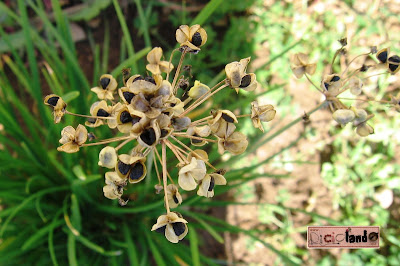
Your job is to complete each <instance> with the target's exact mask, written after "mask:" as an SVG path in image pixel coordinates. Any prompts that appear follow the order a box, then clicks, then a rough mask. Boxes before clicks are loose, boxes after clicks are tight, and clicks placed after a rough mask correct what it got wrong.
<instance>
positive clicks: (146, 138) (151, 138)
mask: <svg viewBox="0 0 400 266" xmlns="http://www.w3.org/2000/svg"><path fill="white" fill-rule="evenodd" d="M140 139H141V140H142V141H143V142H144V143H146V144H147V145H149V146H151V145H153V144H154V142H155V141H156V132H155V131H154V129H153V128H148V129H146V130H145V131H143V133H142V134H141V135H140Z"/></svg>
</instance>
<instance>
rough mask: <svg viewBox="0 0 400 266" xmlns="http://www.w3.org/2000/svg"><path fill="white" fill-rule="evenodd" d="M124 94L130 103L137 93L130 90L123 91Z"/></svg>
mask: <svg viewBox="0 0 400 266" xmlns="http://www.w3.org/2000/svg"><path fill="white" fill-rule="evenodd" d="M122 95H123V96H124V98H125V100H126V101H127V102H128V103H131V101H132V98H133V96H135V94H133V93H132V92H129V91H124V92H123V93H122Z"/></svg>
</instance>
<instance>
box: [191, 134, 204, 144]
mask: <svg viewBox="0 0 400 266" xmlns="http://www.w3.org/2000/svg"><path fill="white" fill-rule="evenodd" d="M193 137H198V135H196V134H194V135H193ZM201 142H202V140H200V139H192V143H193V144H198V143H201Z"/></svg>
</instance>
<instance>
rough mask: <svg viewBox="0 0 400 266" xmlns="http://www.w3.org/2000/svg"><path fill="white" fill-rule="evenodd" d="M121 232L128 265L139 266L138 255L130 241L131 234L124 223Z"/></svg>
mask: <svg viewBox="0 0 400 266" xmlns="http://www.w3.org/2000/svg"><path fill="white" fill-rule="evenodd" d="M123 230H124V236H125V242H126V244H127V251H128V258H129V262H130V265H131V266H138V265H139V260H138V254H137V252H136V247H135V244H134V243H133V241H132V234H131V232H130V230H129V227H128V226H127V225H126V223H124V226H123Z"/></svg>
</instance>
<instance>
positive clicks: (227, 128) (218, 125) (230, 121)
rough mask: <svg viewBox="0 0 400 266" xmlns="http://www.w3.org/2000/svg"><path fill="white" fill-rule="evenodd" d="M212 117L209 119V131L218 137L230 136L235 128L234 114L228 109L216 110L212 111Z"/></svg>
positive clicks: (235, 119)
mask: <svg viewBox="0 0 400 266" xmlns="http://www.w3.org/2000/svg"><path fill="white" fill-rule="evenodd" d="M212 115H213V119H212V120H209V121H208V123H209V125H210V128H211V131H212V132H213V133H214V134H215V135H216V136H218V137H219V138H225V137H228V136H230V135H231V134H232V133H233V132H234V131H235V129H236V126H235V125H234V123H237V122H238V120H237V118H236V116H235V115H234V114H233V113H232V112H231V111H229V110H218V111H217V112H213V113H212Z"/></svg>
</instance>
